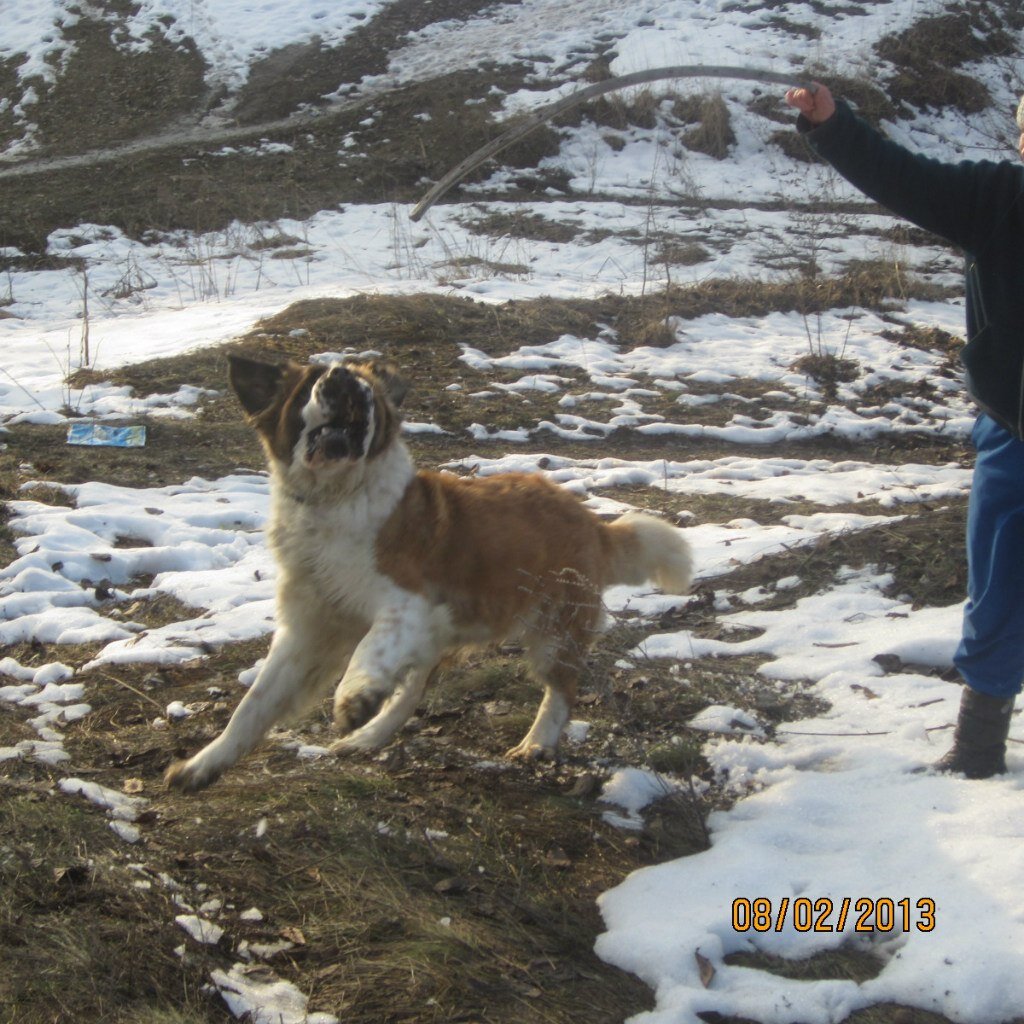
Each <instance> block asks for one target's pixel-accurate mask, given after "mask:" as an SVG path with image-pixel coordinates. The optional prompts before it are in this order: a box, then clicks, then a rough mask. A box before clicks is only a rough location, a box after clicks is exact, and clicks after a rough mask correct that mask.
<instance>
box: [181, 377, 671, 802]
mask: <svg viewBox="0 0 1024 1024" xmlns="http://www.w3.org/2000/svg"><path fill="white" fill-rule="evenodd" d="M230 381H231V385H232V387H233V388H234V390H235V393H236V394H237V395H238V397H239V399H240V401H241V403H242V406H243V407H244V409H245V410H246V413H247V414H248V417H249V420H250V422H251V423H252V425H253V426H254V427H255V428H256V430H257V432H258V433H259V436H260V439H261V440H262V442H263V446H264V448H265V449H266V453H267V459H268V462H269V465H270V473H271V493H272V499H271V501H272V504H271V517H270V524H269V532H268V536H269V540H270V544H271V547H272V548H273V551H274V553H275V555H276V558H277V561H278V564H279V567H280V570H279V578H278V585H277V614H278V624H277V632H276V633H275V634H274V638H273V642H272V643H271V646H270V652H269V654H268V655H267V658H266V661H265V663H264V665H263V667H262V669H261V670H260V672H259V675H258V677H257V679H256V681H255V682H254V683H253V685H252V687H251V688H250V690H249V691H248V693H246V695H245V696H244V698H243V699H242V701H241V703H240V704H239V705H238V708H237V709H236V710H235V713H234V714H233V715H232V717H231V720H230V721H229V722H228V724H227V726H226V728H225V729H224V731H223V733H221V735H220V736H218V737H217V738H216V739H215V740H213V741H212V742H211V743H210V744H208V745H207V746H206V747H204V748H203V749H202V750H200V751H199V753H197V754H196V755H195V756H193V757H191V758H189V759H188V760H187V761H179V762H177V763H175V764H173V765H172V766H171V767H170V768H169V769H168V771H167V775H166V779H167V782H168V783H169V784H170V785H172V786H175V787H177V788H180V789H184V790H197V789H201V788H203V787H204V786H207V785H209V784H210V783H211V782H213V781H214V780H215V779H217V778H218V777H219V776H220V775H221V774H222V773H223V772H224V771H225V770H226V769H227V768H230V767H231V766H232V765H233V764H234V763H235V762H236V761H238V760H239V758H241V757H243V756H244V755H245V754H246V753H248V752H249V751H250V750H252V749H253V747H255V746H256V745H257V743H259V741H260V740H261V739H262V737H263V736H264V735H265V734H266V732H267V730H268V729H269V728H270V727H271V726H272V725H274V724H275V723H276V722H279V721H280V720H282V719H283V718H286V717H289V716H294V715H295V714H296V713H298V712H300V711H301V710H303V708H304V707H305V706H307V705H308V704H309V703H311V702H313V701H315V700H317V699H318V698H319V697H321V696H322V695H323V694H324V692H325V691H326V690H327V689H329V688H330V687H331V686H332V685H335V684H337V687H336V690H335V694H334V724H335V728H336V730H337V732H338V734H339V736H340V738H339V739H338V740H337V741H336V742H335V743H334V745H333V747H332V748H331V749H332V751H334V752H335V753H338V754H344V753H348V752H351V751H358V750H372V749H375V748H377V747H380V746H382V745H383V744H385V743H387V742H388V740H390V739H391V737H392V736H393V735H394V734H395V732H396V731H397V730H398V729H399V728H400V727H401V726H402V725H403V724H404V723H405V721H406V720H407V719H408V718H409V717H410V716H411V715H412V713H413V711H414V710H415V708H416V705H417V704H418V702H419V700H420V697H421V695H422V693H423V690H424V688H425V686H426V685H427V682H428V681H429V679H430V678H431V675H432V673H433V672H434V670H435V668H436V667H437V665H438V664H439V662H440V661H441V660H442V658H444V657H445V656H446V655H447V654H451V653H452V652H454V651H456V650H457V649H459V648H462V647H466V646H470V645H479V644H488V643H493V642H496V641H500V640H503V639H506V638H510V637H518V638H519V639H520V640H521V642H522V643H523V645H524V647H525V649H526V651H527V655H528V658H529V662H530V665H531V668H532V670H533V673H534V674H535V675H536V676H537V678H538V679H539V680H540V681H541V682H542V683H543V685H544V697H543V700H542V701H541V705H540V709H539V711H538V712H537V717H536V719H535V721H534V722H533V725H532V726H531V727H530V730H529V732H527V734H526V736H525V737H524V738H523V740H522V742H521V743H519V744H518V746H516V747H514V748H513V749H512V750H510V751H509V752H508V756H509V757H512V758H519V759H524V760H529V759H533V758H553V757H555V756H556V753H557V748H558V741H559V737H560V736H561V733H562V730H563V728H564V727H565V724H566V722H567V721H568V718H569V712H570V710H571V708H572V705H573V701H574V699H575V696H576V687H577V681H578V679H579V675H580V671H581V669H582V667H583V662H584V658H585V656H586V653H587V651H588V649H589V647H590V645H591V642H592V641H593V639H594V637H595V635H596V633H597V632H598V630H599V629H600V627H601V625H602V619H603V609H602V604H601V597H602V592H603V591H604V589H605V588H606V587H608V586H609V585H611V584H614V583H632V584H638V583H643V582H645V581H648V580H651V581H653V582H654V583H656V584H657V585H658V586H660V587H661V588H662V589H664V590H667V591H669V592H672V593H682V592H685V591H686V590H687V588H688V587H689V584H690V578H691V559H690V552H689V548H688V546H687V544H686V542H685V541H684V539H683V537H682V535H681V534H680V532H679V531H678V530H676V529H674V528H673V527H671V526H669V525H668V524H666V523H663V522H661V521H660V520H658V519H655V518H653V517H651V516H647V515H642V514H630V515H626V516H623V517H622V518H620V519H618V520H617V521H616V522H613V523H610V524H609V523H604V522H602V521H601V520H600V519H598V518H597V516H595V515H594V514H593V513H591V512H590V511H589V510H588V509H586V508H585V507H584V506H583V505H582V504H581V503H580V502H579V501H578V500H577V499H576V498H575V497H573V496H572V495H571V494H569V493H567V492H566V491H564V490H562V489H561V488H559V487H557V486H556V485H554V484H552V483H551V482H549V481H548V480H546V479H545V478H544V477H543V476H541V475H539V474H538V475H532V474H521V473H509V474H504V475H498V476H492V477H485V478H478V477H473V478H463V477H457V476H454V475H452V474H447V473H434V472H427V471H423V470H421V471H417V470H416V468H415V467H414V466H413V463H412V459H411V457H410V455H409V452H408V450H407V448H406V446H405V444H404V443H403V442H402V440H401V436H400V416H399V413H398V407H399V405H400V403H401V401H402V398H403V396H404V394H405V386H404V384H403V383H402V382H401V381H400V380H399V378H398V377H397V375H396V373H395V371H394V369H393V368H392V367H391V366H389V365H382V364H380V363H377V362H371V363H366V362H345V363H333V364H331V365H329V366H325V365H309V366H298V365H295V364H293V363H289V364H286V365H272V364H268V363H263V362H257V361H255V360H251V359H244V358H239V357H232V359H231V368H230ZM339 678H340V680H341V681H340V683H339V682H338V679H339Z"/></svg>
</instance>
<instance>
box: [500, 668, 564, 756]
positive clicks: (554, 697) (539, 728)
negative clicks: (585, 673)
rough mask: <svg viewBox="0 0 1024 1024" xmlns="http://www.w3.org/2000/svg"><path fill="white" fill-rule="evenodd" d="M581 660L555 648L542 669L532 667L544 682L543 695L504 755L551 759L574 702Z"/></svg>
mask: <svg viewBox="0 0 1024 1024" xmlns="http://www.w3.org/2000/svg"><path fill="white" fill-rule="evenodd" d="M582 668H583V659H582V658H580V657H578V656H577V655H576V654H575V653H574V652H569V651H565V650H560V651H556V652H555V653H554V656H553V657H552V659H551V662H550V664H548V665H547V666H546V667H544V668H543V669H541V668H535V670H534V671H535V674H536V675H538V676H539V677H540V678H541V680H542V681H543V683H544V697H543V698H542V700H541V702H540V707H539V708H538V709H537V717H536V718H535V719H534V720H533V725H531V726H530V731H529V732H528V733H527V734H526V735H525V736H524V737H523V739H522V740H521V741H520V742H519V743H518V744H516V746H514V747H513V748H512V749H511V750H509V751H507V752H506V754H505V756H506V757H507V758H510V759H511V760H514V761H554V760H555V759H556V758H557V757H558V743H559V740H560V739H561V737H562V730H563V729H564V728H565V726H566V724H567V723H568V721H569V713H570V712H571V711H572V706H573V704H574V703H575V701H576V690H577V687H578V685H579V677H580V672H581V670H582Z"/></svg>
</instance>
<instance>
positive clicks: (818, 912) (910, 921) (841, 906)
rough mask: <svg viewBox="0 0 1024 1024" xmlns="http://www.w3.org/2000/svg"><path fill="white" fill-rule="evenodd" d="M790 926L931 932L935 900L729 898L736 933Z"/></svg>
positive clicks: (811, 929) (816, 929)
mask: <svg viewBox="0 0 1024 1024" xmlns="http://www.w3.org/2000/svg"><path fill="white" fill-rule="evenodd" d="M787 924H788V925H789V926H790V927H792V928H793V929H795V930H796V931H798V932H843V931H845V930H846V927H847V924H851V926H852V928H853V931H854V932H884V933H888V932H909V931H919V932H931V931H934V930H935V900H933V899H929V898H927V897H925V898H923V899H919V900H912V899H910V898H909V897H904V898H903V899H898V900H896V899H891V898H889V897H888V896H882V897H867V896H862V897H860V898H854V897H851V896H844V897H843V898H842V899H840V900H834V899H830V898H829V897H827V896H821V897H819V898H818V899H810V898H808V897H806V896H798V897H796V898H795V899H790V897H789V896H781V897H779V898H778V899H775V900H773V899H769V898H768V897H766V896H759V897H757V898H755V899H746V898H742V897H741V898H739V899H735V900H733V901H732V927H733V930H734V931H737V932H751V931H753V932H760V933H764V932H772V931H774V932H781V931H783V930H784V929H785V927H786V925H787Z"/></svg>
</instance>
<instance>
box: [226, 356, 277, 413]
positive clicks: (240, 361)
mask: <svg viewBox="0 0 1024 1024" xmlns="http://www.w3.org/2000/svg"><path fill="white" fill-rule="evenodd" d="M284 369H285V368H284V367H283V366H282V365H281V364H279V363H264V362H261V361H260V360H258V359H249V358H248V357H246V356H235V355H229V356H228V382H229V383H230V384H231V388H232V390H233V391H234V392H235V394H236V395H238V400H239V401H240V402H241V403H242V408H243V409H244V410H245V411H246V412H247V413H248V414H249V415H250V416H258V415H259V414H260V413H261V412H263V410H264V409H269V408H270V406H271V405H273V404H274V399H276V398H277V395H278V392H279V391H280V389H281V380H282V378H283V377H284Z"/></svg>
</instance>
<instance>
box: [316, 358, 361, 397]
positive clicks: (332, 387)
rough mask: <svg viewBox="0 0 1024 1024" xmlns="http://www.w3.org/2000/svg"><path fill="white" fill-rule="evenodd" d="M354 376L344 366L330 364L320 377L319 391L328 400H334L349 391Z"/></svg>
mask: <svg viewBox="0 0 1024 1024" xmlns="http://www.w3.org/2000/svg"><path fill="white" fill-rule="evenodd" d="M354 385H355V378H354V377H353V376H352V374H351V373H349V372H348V370H346V369H345V367H344V366H332V367H331V368H330V369H329V370H328V371H327V373H325V374H324V376H323V377H322V378H321V382H320V391H321V394H322V395H323V396H324V398H326V399H327V400H328V401H334V400H336V399H339V398H341V397H342V396H343V395H345V394H347V393H349V392H351V391H352V390H353V387H354Z"/></svg>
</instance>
